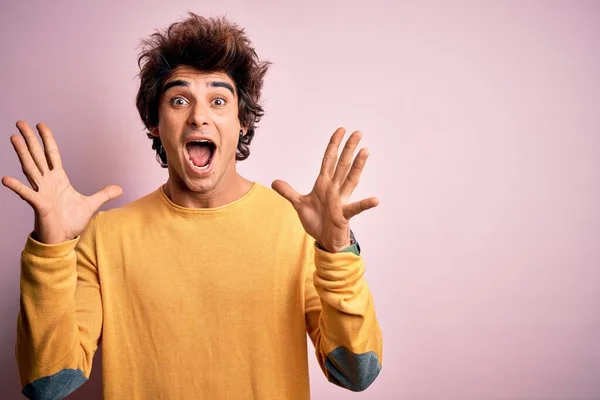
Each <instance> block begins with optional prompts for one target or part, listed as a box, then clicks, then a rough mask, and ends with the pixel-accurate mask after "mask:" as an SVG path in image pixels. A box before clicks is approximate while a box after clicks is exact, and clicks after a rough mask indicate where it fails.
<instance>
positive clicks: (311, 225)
mask: <svg viewBox="0 0 600 400" xmlns="http://www.w3.org/2000/svg"><path fill="white" fill-rule="evenodd" d="M345 132H346V130H345V129H344V128H338V129H337V130H336V131H335V133H334V134H333V136H332V137H331V140H330V141H329V145H328V146H327V150H326V151H325V156H324V157H323V163H322V165H321V172H320V173H319V177H318V178H317V181H316V182H315V185H314V187H313V189H312V191H311V192H310V193H309V194H307V195H300V194H299V193H298V192H296V191H295V190H294V189H293V188H292V187H291V186H290V185H289V184H288V183H286V182H284V181H281V180H276V181H274V182H273V184H272V187H273V189H274V190H275V191H276V192H277V193H279V194H280V195H282V196H283V197H285V198H286V199H287V200H288V201H289V202H290V203H292V205H293V206H294V208H295V209H296V211H297V212H298V216H299V218H300V221H301V222H302V226H303V227H304V230H305V231H306V232H307V233H308V234H309V235H311V236H312V237H313V238H315V240H317V242H319V244H320V245H321V246H323V247H324V248H325V249H326V250H327V251H329V252H332V253H336V252H338V251H340V250H342V249H344V248H346V247H348V246H349V245H350V227H349V221H350V218H352V217H353V216H355V215H357V214H359V213H361V212H363V211H365V210H368V209H370V208H373V207H375V206H377V205H378V204H379V200H378V199H377V198H375V197H370V198H368V199H363V200H360V201H357V202H354V203H351V204H348V199H349V198H350V195H351V194H352V192H353V191H354V189H355V188H356V186H357V185H358V181H359V178H360V175H361V173H362V170H363V168H364V166H365V163H366V161H367V157H368V156H369V153H368V150H367V149H361V150H360V151H359V152H358V154H357V156H356V158H354V161H352V158H353V157H354V151H355V150H356V147H357V146H358V143H359V142H360V139H361V138H362V134H361V133H360V132H354V133H352V135H350V138H349V139H348V140H347V141H346V144H345V146H344V149H343V150H342V154H341V155H340V158H339V161H338V150H339V147H340V144H341V142H342V139H343V137H344V133H345Z"/></svg>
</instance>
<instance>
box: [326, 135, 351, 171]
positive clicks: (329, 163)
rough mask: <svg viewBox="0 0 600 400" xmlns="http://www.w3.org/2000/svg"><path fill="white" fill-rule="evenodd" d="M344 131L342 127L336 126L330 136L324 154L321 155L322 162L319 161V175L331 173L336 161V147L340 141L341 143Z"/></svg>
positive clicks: (337, 147) (338, 146)
mask: <svg viewBox="0 0 600 400" xmlns="http://www.w3.org/2000/svg"><path fill="white" fill-rule="evenodd" d="M344 133H346V130H345V129H344V128H337V129H336V131H335V132H334V133H333V135H332V136H331V139H329V144H328V145H327V149H326V150H325V155H324V156H323V162H322V163H321V172H320V175H323V176H332V175H333V171H334V168H335V163H336V162H337V155H338V149H339V148H340V143H342V138H343V137H344Z"/></svg>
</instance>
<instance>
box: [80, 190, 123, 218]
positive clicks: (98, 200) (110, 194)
mask: <svg viewBox="0 0 600 400" xmlns="http://www.w3.org/2000/svg"><path fill="white" fill-rule="evenodd" d="M122 194H123V189H121V188H120V187H119V186H115V185H111V186H107V187H105V188H104V189H102V190H100V191H98V192H96V193H94V194H93V195H91V196H89V197H88V198H87V200H88V202H89V204H90V208H91V209H92V212H96V211H98V209H99V208H100V207H102V205H103V204H104V203H107V202H109V201H111V200H114V199H116V198H117V197H119V196H120V195H122Z"/></svg>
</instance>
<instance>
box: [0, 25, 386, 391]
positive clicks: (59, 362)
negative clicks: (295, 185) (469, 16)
mask: <svg viewBox="0 0 600 400" xmlns="http://www.w3.org/2000/svg"><path fill="white" fill-rule="evenodd" d="M144 45H145V47H144V50H143V52H142V54H141V56H140V59H139V62H140V66H141V74H140V75H141V84H140V89H139V93H138V96H137V107H138V110H139V112H140V116H141V118H142V121H143V122H144V124H145V126H146V127H147V128H148V135H149V137H150V138H151V139H152V140H153V148H154V149H155V150H156V152H157V158H158V160H159V162H160V163H161V165H163V166H164V167H167V168H168V171H169V178H168V180H167V182H166V183H165V184H164V185H163V186H161V187H160V188H158V189H157V190H156V191H154V192H153V193H151V194H149V195H147V196H145V197H143V198H141V199H139V200H137V201H135V202H133V203H131V204H128V205H126V206H124V207H121V208H117V209H113V210H110V211H106V212H100V213H96V211H97V210H98V208H99V207H100V206H101V205H102V204H104V203H105V202H107V201H109V200H111V199H114V198H116V197H118V196H119V195H120V194H121V189H120V188H119V187H116V186H110V187H107V188H104V189H103V190H101V191H100V192H98V193H96V194H95V195H93V196H89V197H86V196H83V195H81V194H79V193H78V192H76V191H75V189H74V188H73V187H72V186H71V185H70V183H69V179H68V177H67V175H66V173H65V171H64V170H63V169H62V165H61V159H60V156H59V153H58V148H57V145H56V143H55V141H54V139H53V135H52V133H51V132H50V129H49V128H48V127H46V126H45V125H43V124H38V125H37V129H38V131H39V135H40V136H41V138H42V142H43V147H42V146H41V145H40V144H39V142H38V140H37V137H36V135H35V133H34V131H33V130H32V129H31V128H30V127H29V126H28V125H27V124H26V123H24V122H18V123H17V127H18V129H19V131H20V133H21V135H22V136H19V135H13V136H12V137H11V142H12V144H13V145H14V148H15V150H16V152H17V154H18V156H19V159H20V161H21V164H22V166H23V171H24V173H25V175H26V177H27V179H28V180H29V182H30V184H31V186H32V187H31V188H29V187H27V186H25V185H24V184H22V183H21V182H19V181H18V180H16V179H14V178H11V177H4V178H3V179H2V183H3V184H4V185H5V186H7V187H8V188H10V189H12V190H13V191H14V192H16V193H17V194H18V195H19V196H21V198H22V199H23V200H25V201H27V202H28V203H29V204H30V205H31V206H32V207H33V209H34V212H35V229H34V231H33V233H32V234H31V235H30V237H28V239H27V243H26V245H25V250H24V251H23V253H22V269H21V309H20V313H19V318H18V337H17V344H16V354H17V360H18V365H19V375H20V381H21V384H22V386H23V394H24V395H25V396H27V397H28V398H30V399H59V398H63V397H65V396H67V395H68V394H69V393H71V392H72V391H74V390H75V389H77V388H78V387H79V386H81V385H82V384H83V383H84V382H85V381H86V380H87V379H88V377H89V376H90V372H91V365H92V358H93V356H94V353H95V351H96V349H97V347H98V344H99V343H100V341H102V344H103V371H102V373H103V381H104V398H106V399H125V398H126V399H252V398H254V399H307V398H309V396H310V391H309V381H308V365H307V363H308V359H307V354H306V344H307V343H306V341H307V338H306V336H307V335H306V333H307V332H308V335H309V337H310V339H311V340H312V342H313V344H314V346H315V349H316V355H317V359H318V361H319V364H320V366H321V368H322V370H323V372H324V374H325V375H326V377H327V378H328V379H329V380H330V381H331V382H333V383H335V384H337V385H339V386H342V387H344V388H347V389H349V390H353V391H360V390H364V389H366V388H367V387H368V386H369V385H370V384H371V383H372V382H373V381H374V379H375V378H376V377H377V375H378V374H379V371H380V369H381V357H382V337H381V331H380V327H379V324H378V322H377V319H376V316H375V310H374V307H373V301H372V297H371V293H370V292H369V289H368V287H367V284H366V282H365V279H364V277H363V274H364V272H365V265H364V262H363V259H362V257H361V256H360V249H359V246H358V243H356V241H355V240H354V237H353V234H352V232H351V231H350V228H349V220H350V218H352V217H353V216H354V215H356V214H358V213H359V212H361V211H363V210H366V209H369V208H372V207H374V206H376V205H377V199H375V198H370V199H365V200H362V201H360V202H356V203H352V204H348V198H349V197H350V194H351V193H352V191H353V190H354V188H355V187H356V185H357V183H358V179H359V177H360V174H361V171H362V169H363V167H364V165H365V161H366V158H367V152H366V151H365V150H361V151H359V152H358V154H357V156H356V158H354V159H353V157H354V152H355V149H356V147H357V145H358V142H359V140H360V133H359V132H355V133H353V134H352V135H351V136H350V137H349V139H348V140H347V141H346V144H345V146H344V149H343V151H342V152H341V155H340V157H339V160H338V149H339V147H340V144H341V142H342V139H343V136H344V130H343V129H338V130H337V131H336V132H335V133H334V134H333V136H332V137H331V141H330V143H329V145H328V146H327V150H326V152H325V157H324V159H323V163H322V167H321V171H320V174H319V176H318V178H317V181H316V183H315V186H314V188H313V190H312V192H311V193H310V194H308V195H299V194H298V193H297V192H295V191H294V190H293V189H292V188H291V187H290V186H289V185H288V184H287V183H285V182H282V181H275V182H273V185H272V186H273V189H274V190H275V191H272V190H270V189H269V188H267V187H264V186H262V185H260V184H258V183H253V182H250V181H248V180H246V179H245V178H243V177H242V176H240V175H239V174H238V173H237V172H236V161H239V160H243V159H245V158H246V157H248V155H249V145H250V142H251V140H252V137H253V136H254V129H255V123H256V122H258V121H259V120H260V117H261V116H262V114H263V110H262V108H261V106H260V105H259V103H258V101H259V98H260V91H261V87H262V80H263V77H264V75H265V72H266V70H267V68H268V63H266V62H261V61H259V60H258V58H257V56H256V53H255V51H254V49H253V48H252V45H251V43H250V41H249V40H248V39H247V37H246V36H245V34H244V33H243V30H241V29H240V28H238V27H237V26H236V25H234V24H231V23H229V22H228V21H227V20H225V19H205V18H202V17H199V16H197V15H195V14H190V15H189V17H188V18H187V19H186V20H185V21H182V22H179V23H175V24H173V25H172V26H171V27H170V28H169V29H168V30H167V31H165V32H162V33H158V32H157V33H155V34H154V35H152V36H151V37H150V38H149V39H148V40H146V41H145V42H144ZM23 139H24V140H23ZM276 192H277V193H279V194H277V193H276ZM280 195H281V196H280Z"/></svg>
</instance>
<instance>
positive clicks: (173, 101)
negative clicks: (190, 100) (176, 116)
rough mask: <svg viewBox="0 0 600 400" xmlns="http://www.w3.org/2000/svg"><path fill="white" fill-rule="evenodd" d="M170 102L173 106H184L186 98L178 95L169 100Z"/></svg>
mask: <svg viewBox="0 0 600 400" xmlns="http://www.w3.org/2000/svg"><path fill="white" fill-rule="evenodd" d="M170 102H171V105H173V106H184V105H186V104H187V100H186V99H184V98H183V97H179V96H177V97H173V98H172V99H171V100H170Z"/></svg>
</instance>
